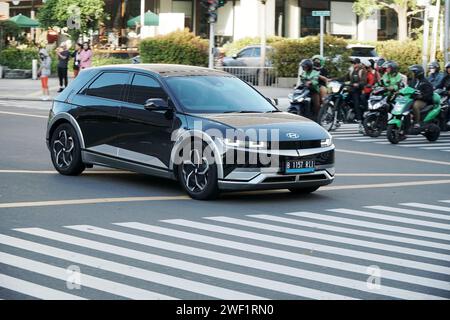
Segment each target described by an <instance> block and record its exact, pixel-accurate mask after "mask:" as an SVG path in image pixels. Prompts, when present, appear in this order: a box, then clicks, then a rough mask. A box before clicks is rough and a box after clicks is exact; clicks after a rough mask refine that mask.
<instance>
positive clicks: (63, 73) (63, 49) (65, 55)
mask: <svg viewBox="0 0 450 320" xmlns="http://www.w3.org/2000/svg"><path fill="white" fill-rule="evenodd" d="M56 55H57V56H58V78H59V90H58V92H62V91H63V90H64V88H66V87H67V82H68V80H67V64H68V62H69V58H70V52H69V50H67V46H66V44H64V43H63V44H61V45H60V46H59V47H58V49H56Z"/></svg>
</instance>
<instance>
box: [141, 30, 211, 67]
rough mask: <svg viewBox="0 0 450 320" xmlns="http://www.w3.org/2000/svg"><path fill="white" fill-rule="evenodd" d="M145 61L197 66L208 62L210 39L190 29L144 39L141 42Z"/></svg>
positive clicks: (142, 59)
mask: <svg viewBox="0 0 450 320" xmlns="http://www.w3.org/2000/svg"><path fill="white" fill-rule="evenodd" d="M140 56H141V61H142V62H143V63H174V64H186V65H196V66H206V65H207V64H208V41H207V40H204V39H201V38H200V37H198V36H195V35H194V34H193V33H191V32H189V31H188V29H185V30H184V31H175V32H172V33H169V34H167V35H162V36H156V37H153V38H149V39H144V40H142V41H141V43H140Z"/></svg>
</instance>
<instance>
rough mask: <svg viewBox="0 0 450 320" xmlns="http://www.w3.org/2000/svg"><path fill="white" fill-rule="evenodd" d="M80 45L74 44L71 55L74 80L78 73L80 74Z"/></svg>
mask: <svg viewBox="0 0 450 320" xmlns="http://www.w3.org/2000/svg"><path fill="white" fill-rule="evenodd" d="M81 49H82V46H81V43H78V42H77V43H76V44H75V51H74V52H73V53H72V58H73V77H74V78H76V77H77V75H78V73H79V72H80V63H81V61H80V53H81Z"/></svg>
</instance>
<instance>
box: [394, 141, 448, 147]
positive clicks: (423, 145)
mask: <svg viewBox="0 0 450 320" xmlns="http://www.w3.org/2000/svg"><path fill="white" fill-rule="evenodd" d="M398 146H399V147H404V148H416V147H429V146H435V147H436V146H450V143H449V142H444V143H439V142H434V143H430V142H428V143H422V144H412V143H411V144H399V145H398Z"/></svg>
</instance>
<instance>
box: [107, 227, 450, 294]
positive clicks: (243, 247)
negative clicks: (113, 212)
mask: <svg viewBox="0 0 450 320" xmlns="http://www.w3.org/2000/svg"><path fill="white" fill-rule="evenodd" d="M115 225H118V226H122V227H126V228H131V229H136V230H140V231H145V232H151V233H156V234H160V235H163V236H170V237H175V238H179V239H183V240H190V241H196V242H200V243H205V244H208V245H214V246H221V247H225V248H231V249H235V250H240V251H243V252H244V253H246V252H255V253H257V254H261V255H267V256H271V257H276V258H281V259H286V260H291V261H295V262H298V261H301V262H302V263H307V264H312V265H316V266H320V267H323V266H327V267H329V268H334V269H336V270H342V271H349V272H354V273H358V274H362V275H364V276H366V275H367V266H366V265H365V264H361V265H359V264H353V263H348V262H344V261H339V260H332V259H327V258H320V257H315V256H313V255H310V254H309V253H305V254H303V253H297V252H290V251H284V250H280V249H273V248H268V247H263V246H258V245H254V244H248V243H245V242H237V241H232V240H225V239H221V238H217V237H211V236H205V235H202V234H199V233H189V232H185V231H180V230H176V229H170V228H164V227H159V226H153V225H149V224H143V223H139V222H124V223H115ZM374 234H375V233H374ZM429 247H430V245H429ZM383 278H386V279H392V280H397V281H402V282H408V283H414V284H416V285H422V286H427V287H432V288H438V289H442V290H449V291H450V283H449V282H447V281H441V280H436V279H431V278H424V277H420V276H415V275H410V274H407V273H404V272H396V271H390V270H386V269H385V270H383Z"/></svg>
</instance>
